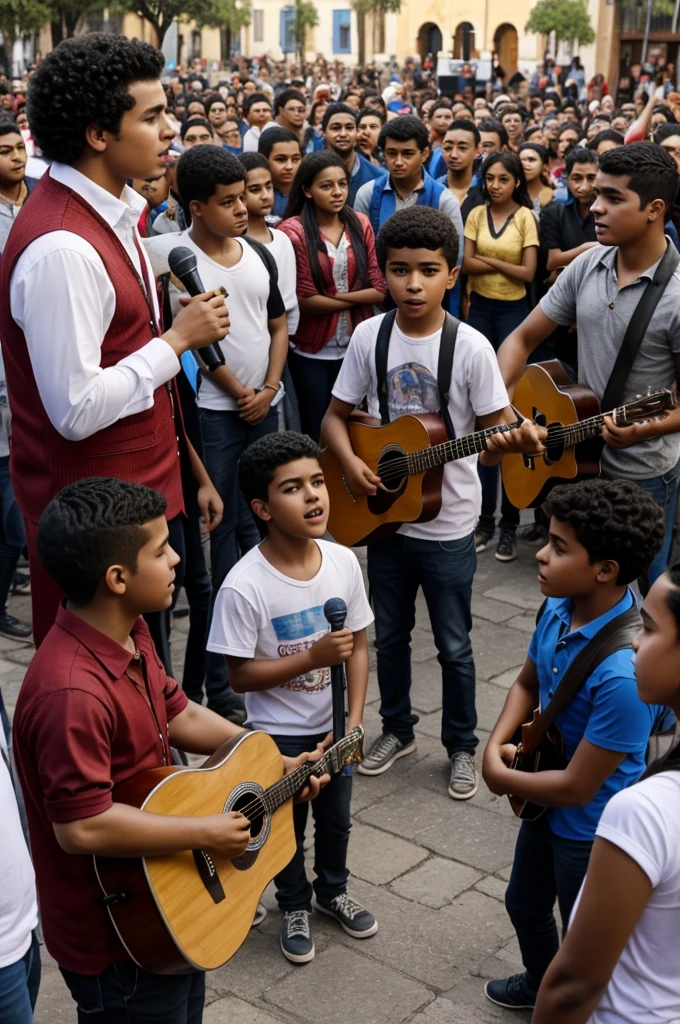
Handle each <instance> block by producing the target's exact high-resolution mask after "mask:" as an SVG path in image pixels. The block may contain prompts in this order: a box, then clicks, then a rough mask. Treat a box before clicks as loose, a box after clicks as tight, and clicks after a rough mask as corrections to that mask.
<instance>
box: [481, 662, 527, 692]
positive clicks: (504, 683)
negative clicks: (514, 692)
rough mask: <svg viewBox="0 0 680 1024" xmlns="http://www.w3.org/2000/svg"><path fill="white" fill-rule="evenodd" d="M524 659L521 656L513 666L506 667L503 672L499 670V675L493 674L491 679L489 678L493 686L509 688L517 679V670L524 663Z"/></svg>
mask: <svg viewBox="0 0 680 1024" xmlns="http://www.w3.org/2000/svg"><path fill="white" fill-rule="evenodd" d="M524 661H525V658H523V659H522V661H521V662H519V664H518V665H515V666H514V667H513V668H509V669H506V670H505V672H501V673H500V675H497V676H494V677H493V678H492V679H490V680H489V682H490V683H492V684H493V685H494V686H498V687H499V688H500V689H503V690H509V689H510V687H511V686H512V684H513V683H514V682H515V680H516V679H517V676H518V675H519V670H520V669H521V667H522V665H523V664H524Z"/></svg>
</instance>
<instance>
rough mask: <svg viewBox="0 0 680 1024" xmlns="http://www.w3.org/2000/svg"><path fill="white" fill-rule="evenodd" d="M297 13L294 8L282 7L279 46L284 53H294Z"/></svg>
mask: <svg viewBox="0 0 680 1024" xmlns="http://www.w3.org/2000/svg"><path fill="white" fill-rule="evenodd" d="M294 21H295V11H294V10H293V8H292V7H282V8H281V14H280V21H279V46H280V47H281V49H282V50H283V52H284V53H293V51H294V50H295V39H294Z"/></svg>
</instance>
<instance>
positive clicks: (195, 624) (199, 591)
mask: <svg viewBox="0 0 680 1024" xmlns="http://www.w3.org/2000/svg"><path fill="white" fill-rule="evenodd" d="M182 526H183V528H184V548H185V554H186V559H185V568H184V590H185V592H186V595H187V601H188V602H189V634H188V636H187V646H186V652H185V655H184V671H183V673H182V689H183V690H184V692H185V693H186V695H187V697H190V698H191V699H192V700H195V701H197V702H198V703H199V704H200V703H202V700H203V680H204V678H205V660H206V653H207V652H206V649H205V644H206V640H207V639H208V627H209V625H210V599H211V596H212V587H211V585H210V573H209V572H208V567H207V565H206V564H205V557H204V555H203V543H202V539H201V538H202V534H201V524H200V522H199V520H198V519H197V518H196V517H195V516H192V517H188V516H185V517H183V522H182Z"/></svg>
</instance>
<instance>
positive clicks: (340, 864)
mask: <svg viewBox="0 0 680 1024" xmlns="http://www.w3.org/2000/svg"><path fill="white" fill-rule="evenodd" d="M325 735H326V734H325V733H321V735H319V736H272V739H273V740H274V741H275V742H276V744H277V746H278V748H279V750H280V751H281V753H282V754H284V755H285V756H286V757H297V756H298V754H301V753H303V751H306V750H315V749H316V745H317V743H320V742H321V741H322V740H323V739H324V737H325ZM351 799H352V776H351V775H345V774H344V772H343V773H341V774H339V775H333V776H332V777H331V781H330V782H329V783H328V785H327V786H325V787H324V788H323V789H322V790H321V792H320V793H319V795H318V796H317V798H316V800H312V802H311V808H312V814H313V815H314V874H315V875H316V878H315V880H314V892H315V893H316V896H317V899H319V900H321V902H322V903H330V901H331V900H332V899H333V898H334V897H335V896H339V895H340V894H341V893H343V892H346V891H347V879H348V878H349V871H348V870H347V846H348V844H349V831H350V828H351V825H352V822H351V819H350V801H351ZM309 807H310V804H309V803H304V804H295V805H294V806H293V823H294V826H295V839H296V841H297V848H296V850H295V855H294V857H293V859H292V860H291V862H290V864H288V865H287V866H286V867H285V868H284V869H283V871H281V872H279V874H278V875H277V876H276V878H275V879H274V881H275V884H276V899H277V900H278V904H279V906H280V907H281V910H284V911H285V910H311V909H312V886H311V885H310V883H309V881H308V879H307V873H306V871H305V851H304V839H305V826H306V824H307V815H308V813H309Z"/></svg>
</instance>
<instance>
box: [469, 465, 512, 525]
mask: <svg viewBox="0 0 680 1024" xmlns="http://www.w3.org/2000/svg"><path fill="white" fill-rule="evenodd" d="M500 472H501V467H500V466H483V465H482V464H481V462H478V463H477V473H478V474H479V479H480V482H481V484H482V512H481V516H480V518H481V519H485V520H487V521H488V522H489V524H491V523H493V522H494V521H495V516H496V504H497V502H498V478H499V476H500ZM518 526H519V509H518V508H515V506H514V505H513V504H512V502H511V501H510V499H509V498H508V496H507V494H506V493H505V487H503V484H502V482H501V530H516V529H517V527H518Z"/></svg>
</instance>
